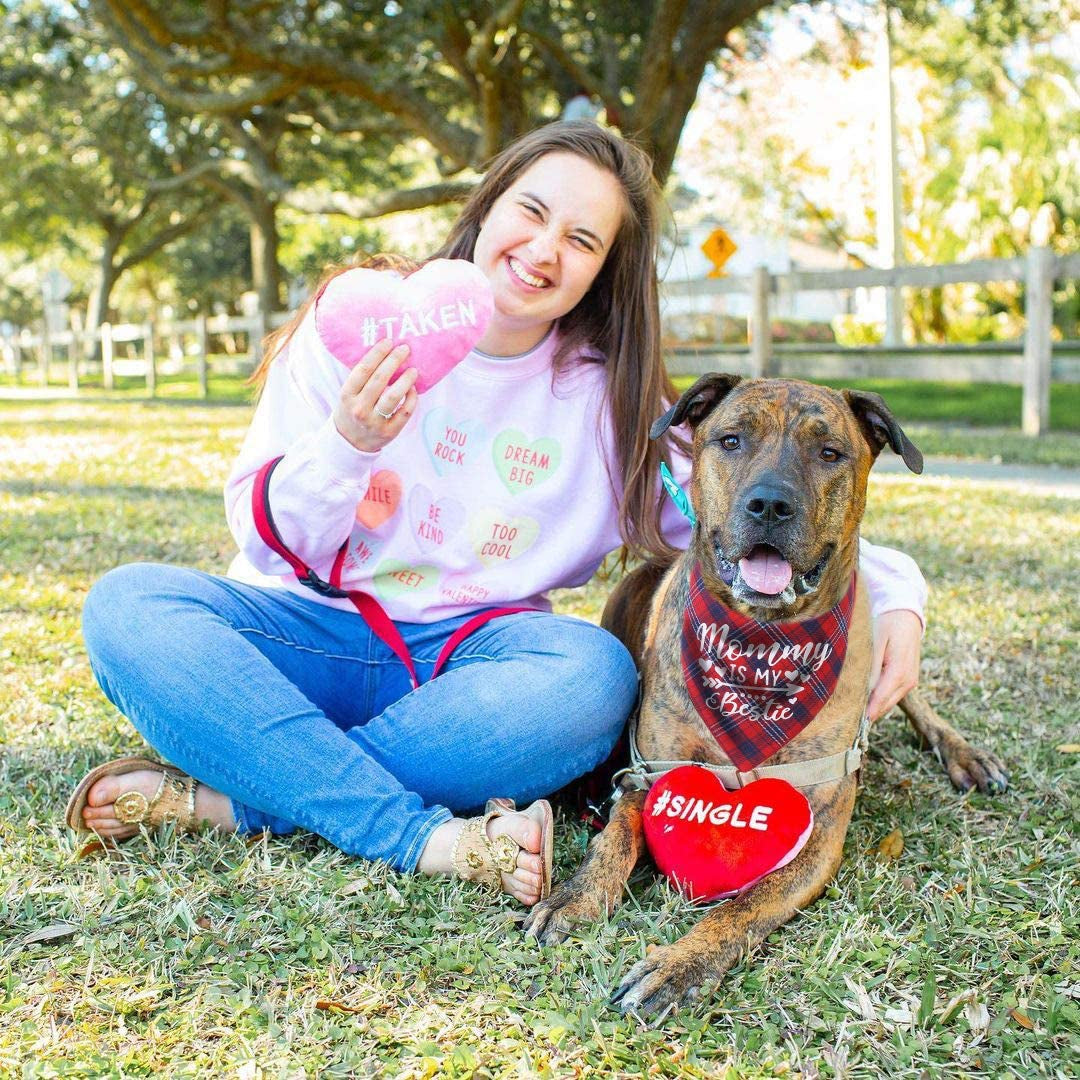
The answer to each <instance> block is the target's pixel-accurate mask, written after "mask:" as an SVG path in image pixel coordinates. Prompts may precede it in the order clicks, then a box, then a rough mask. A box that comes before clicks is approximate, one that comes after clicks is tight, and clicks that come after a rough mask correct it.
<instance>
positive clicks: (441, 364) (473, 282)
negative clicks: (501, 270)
mask: <svg viewBox="0 0 1080 1080" xmlns="http://www.w3.org/2000/svg"><path fill="white" fill-rule="evenodd" d="M494 310H495V299H494V296H493V295H492V292H491V285H490V283H489V282H488V279H487V278H486V277H485V276H484V273H483V271H482V270H480V269H479V268H478V267H477V266H475V265H474V264H473V263H471V262H468V261H466V260H464V259H433V260H432V261H431V262H429V263H426V264H425V265H424V266H422V267H420V269H419V270H417V271H415V273H412V274H409V276H408V277H400V276H398V275H397V274H395V273H393V272H391V271H388V270H370V269H364V268H362V267H359V268H357V269H354V270H348V271H346V272H345V273H344V274H338V276H337V277H335V278H332V279H331V280H330V281H329V282H328V283H327V285H326V288H325V289H323V291H322V294H321V295H320V296H319V299H318V301H317V302H316V305H315V325H316V327H317V328H318V331H319V337H320V338H322V341H323V344H324V345H325V346H326V347H327V349H329V350H330V353H331V354H332V355H333V356H334V358H335V359H337V360H339V361H340V362H341V363H342V364H344V365H345V366H346V367H348V368H353V367H355V366H356V365H357V364H358V363H359V362H360V361H361V360H362V359H363V358H364V356H365V354H366V353H367V351H368V350H369V349H370V348H371V347H372V345H375V344H376V343H377V342H379V341H382V340H384V339H385V338H389V339H390V340H391V341H393V342H394V344H395V345H408V346H409V355H408V357H407V358H406V360H405V363H404V364H402V365H401V367H400V368H398V370H397V371H396V372H395V373H394V378H397V376H398V375H400V374H401V372H402V371H404V370H405V368H410V367H414V368H416V370H417V373H418V377H417V380H416V391H417V393H419V394H422V393H423V392H424V391H425V390H430V389H431V387H433V386H434V385H435V384H436V383H437V382H438V381H439V380H440V379H442V378H443V377H444V376H446V375H448V374H449V373H450V371H451V370H452V369H453V368H454V367H455V366H456V365H457V364H459V363H460V362H461V361H462V360H464V359H465V357H466V356H468V354H469V351H470V350H471V349H472V347H473V346H474V345H475V344H476V343H477V342H478V341H479V340H480V338H482V337H483V336H484V331H485V330H486V329H487V325H488V323H489V322H490V321H491V316H492V313H493V312H494Z"/></svg>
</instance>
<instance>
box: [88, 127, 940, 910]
mask: <svg viewBox="0 0 1080 1080" xmlns="http://www.w3.org/2000/svg"><path fill="white" fill-rule="evenodd" d="M657 221H658V214H657V196H656V185H655V182H654V180H653V176H652V171H651V167H650V162H649V160H648V158H647V157H646V155H645V154H644V153H642V152H641V151H640V150H639V149H637V148H636V147H634V146H633V145H632V144H631V143H628V142H626V141H625V140H623V139H621V138H619V137H618V136H617V135H615V134H614V133H612V132H610V131H608V130H605V129H604V128H601V127H599V126H597V125H595V124H591V123H559V124H553V125H549V126H548V127H545V128H541V129H539V130H537V131H535V132H532V133H531V134H529V135H526V136H524V137H523V138H522V139H520V140H518V142H516V143H514V144H513V145H512V146H510V147H508V148H507V149H506V150H505V151H503V153H501V154H500V155H499V156H498V157H497V158H496V159H495V160H494V161H493V162H492V163H491V166H490V168H489V169H488V171H487V173H486V175H485V177H484V179H483V180H482V182H481V183H480V184H479V185H478V187H477V188H476V190H475V192H474V193H473V195H472V197H471V198H470V199H469V201H468V203H467V204H466V205H465V207H464V208H463V210H462V213H461V216H460V218H459V219H458V221H457V223H456V224H455V225H454V227H453V229H452V230H451V233H450V236H449V238H448V239H447V242H446V244H445V245H444V247H443V248H442V250H441V251H439V252H438V253H436V258H437V259H439V260H441V263H436V262H430V263H428V264H427V265H426V266H425V267H424V268H423V269H422V270H420V271H419V272H417V273H416V274H415V275H413V274H412V271H413V270H415V267H413V266H411V265H409V264H406V263H405V262H403V261H401V260H395V259H393V258H383V259H382V260H381V261H380V262H379V263H378V266H379V268H380V269H381V270H382V273H383V274H384V275H389V276H390V277H389V278H382V277H381V276H380V275H378V274H376V275H375V278H376V280H377V281H385V280H390V279H392V281H393V284H394V285H395V287H397V286H400V287H401V289H402V290H403V293H404V294H405V295H409V290H410V288H414V287H415V288H416V289H419V288H420V282H421V279H422V278H423V277H424V275H430V276H437V274H438V273H443V272H445V273H446V274H448V275H449V280H450V282H451V292H453V291H454V290H455V289H456V293H454V296H453V302H454V303H455V304H464V305H465V307H467V308H468V310H470V311H473V312H475V313H476V315H477V319H476V325H475V326H471V325H470V326H468V327H464V325H463V326H462V327H455V328H454V330H462V331H464V330H467V331H468V333H465V334H464V336H463V337H461V338H460V339H454V341H456V342H457V344H456V345H455V344H454V343H453V342H452V341H450V340H449V339H446V340H443V339H441V338H440V339H439V340H440V341H442V346H441V347H443V348H444V349H449V350H451V351H453V350H454V349H458V350H459V351H457V352H454V353H453V355H450V356H449V357H448V359H447V358H444V359H446V361H447V362H445V363H444V364H443V365H442V370H441V372H440V378H439V379H438V380H437V381H431V382H420V381H418V375H419V373H418V370H417V366H416V365H411V364H410V351H409V350H410V346H411V347H412V348H413V349H415V350H417V352H416V356H417V357H418V356H419V348H420V344H419V343H420V341H421V340H425V341H426V340H427V338H426V337H425V338H423V339H421V338H415V337H409V336H406V337H404V338H403V337H402V333H401V329H402V326H403V325H404V311H405V310H406V308H403V309H402V311H399V312H397V313H396V315H395V314H393V313H391V314H389V315H388V314H387V313H386V312H385V310H383V309H382V308H380V309H379V314H378V315H377V314H376V313H374V311H373V303H374V301H373V295H372V294H373V293H374V292H378V293H379V295H380V296H382V295H383V292H384V290H381V289H377V288H376V287H375V286H374V285H372V284H371V276H370V275H372V273H373V270H372V268H370V267H369V268H366V269H350V270H345V271H343V272H338V273H336V274H335V275H332V276H331V277H330V278H329V279H327V280H326V281H325V282H324V283H323V285H322V287H321V288H320V289H319V290H318V291H317V293H316V296H315V297H314V299H313V300H312V301H311V303H310V304H309V305H308V306H307V307H306V308H305V309H303V310H302V311H300V312H298V313H297V316H296V317H295V319H294V320H293V322H292V323H291V324H290V325H289V326H288V327H286V328H285V330H284V331H283V332H282V333H281V334H279V335H277V336H275V338H273V339H272V341H271V344H270V347H269V349H268V352H267V356H266V358H265V360H264V363H263V365H262V366H261V368H260V376H261V377H262V378H263V379H264V380H265V383H264V386H263V390H262V396H261V399H260V401H259V405H258V408H257V410H256V413H255V417H254V419H253V422H252V425H251V428H250V430H249V431H248V434H247V437H246V438H245V440H244V444H243V447H242V449H241V452H240V455H239V457H238V459H237V461H236V463H235V465H234V467H233V470H232V473H231V475H230V477H229V479H228V482H227V485H226V491H225V497H226V507H227V513H228V520H229V525H230V528H231V530H232V533H233V536H234V537H235V539H236V542H237V545H238V547H239V549H240V550H239V554H238V555H237V557H236V559H235V560H234V562H233V566H232V567H231V570H230V574H229V576H228V577H226V578H221V577H215V576H211V575H207V574H203V573H199V572H197V571H193V570H185V569H182V568H178V567H172V566H154V565H147V564H141V565H135V566H127V567H121V568H119V569H118V570H116V571H113V572H111V573H109V574H108V575H106V576H105V577H104V578H103V579H102V580H101V581H100V582H99V583H98V584H97V585H96V586H95V587H94V588H93V590H92V591H91V593H90V595H89V597H88V599H87V603H86V608H85V612H84V634H85V638H86V643H87V647H88V650H89V653H90V658H91V663H92V665H93V668H94V672H95V674H96V676H97V678H98V681H99V682H100V684H101V686H102V688H103V690H104V691H105V693H106V694H107V695H108V696H109V697H110V699H111V700H112V701H113V702H114V703H115V704H116V705H117V706H118V707H119V708H120V709H121V710H122V711H123V712H124V713H125V714H126V715H127V716H128V717H129V718H130V719H131V721H132V722H133V723H134V724H135V726H136V727H137V728H138V729H139V730H140V731H141V732H142V733H143V735H144V736H145V737H146V739H147V741H148V742H149V743H150V744H151V745H152V746H153V747H154V748H155V749H156V750H157V751H158V752H159V753H160V754H161V755H162V756H163V757H164V758H165V759H166V760H167V761H168V762H170V766H169V767H164V766H156V765H154V763H153V762H151V761H149V760H147V759H141V758H139V759H126V760H121V761H118V762H111V763H108V764H107V765H105V766H102V767H100V768H99V769H98V770H95V771H94V772H92V773H91V774H90V775H89V776H87V777H86V778H85V779H84V781H83V782H82V783H81V784H80V785H79V787H78V788H77V790H76V792H75V794H74V796H73V797H72V800H71V803H70V805H69V807H68V815H67V816H68V821H69V823H70V824H71V825H72V827H73V828H76V829H83V828H89V829H93V830H94V831H96V832H97V833H98V834H99V835H101V836H103V837H105V838H108V839H111V840H119V839H123V838H126V837H128V836H131V835H133V834H134V833H135V832H137V831H138V829H139V828H140V826H142V825H154V824H157V823H159V822H161V821H165V820H170V821H175V822H177V823H178V824H179V825H180V826H181V827H184V828H191V829H194V828H196V827H198V826H199V825H200V824H201V823H203V822H205V823H208V824H210V825H212V826H215V827H217V828H219V829H226V830H229V829H236V830H240V831H243V832H258V831H261V830H269V831H270V832H272V833H288V832H291V831H293V830H294V829H296V828H298V827H301V828H305V829H309V830H311V831H313V832H316V833H319V834H320V835H322V836H324V837H326V838H327V839H329V840H330V841H331V842H332V843H333V844H335V845H336V846H338V847H339V848H341V849H343V850H344V851H347V852H351V853H355V854H357V855H360V856H363V857H365V858H368V859H378V860H383V861H386V862H388V863H389V864H391V865H392V866H394V867H395V868H397V869H399V870H402V871H413V870H419V871H421V872H425V873H435V874H443V873H454V874H457V875H458V876H460V877H463V878H466V879H468V880H472V881H478V882H480V883H482V884H484V885H485V886H487V887H489V888H492V889H495V890H502V891H506V892H508V893H510V894H511V895H513V896H514V897H515V898H516V899H517V900H519V901H520V902H522V903H524V904H527V905H531V904H535V903H536V902H537V900H539V899H540V898H541V897H542V896H544V895H546V893H547V891H548V889H549V887H550V883H551V857H552V812H551V807H550V805H549V804H548V802H547V801H546V800H545V799H544V798H543V796H544V795H546V794H548V793H549V792H552V791H555V790H557V789H558V788H560V787H562V786H563V785H565V784H566V783H568V782H569V781H571V780H572V779H574V778H575V777H577V776H579V775H581V774H583V773H585V772H587V771H588V770H589V769H591V768H593V767H594V766H595V765H596V764H598V763H599V762H600V761H602V760H603V759H604V758H605V757H606V756H607V755H608V753H609V752H610V750H611V748H612V746H613V745H614V744H615V741H616V739H617V738H618V736H619V734H620V733H621V731H622V729H623V726H624V723H625V721H626V718H627V715H628V714H629V711H630V709H631V707H632V704H633V701H634V698H635V695H636V690H637V678H636V672H635V669H634V665H633V662H632V661H631V659H630V656H629V654H628V653H627V651H626V649H625V648H624V647H623V646H622V644H621V643H620V642H619V641H617V640H616V639H615V638H614V637H612V636H611V635H609V634H607V633H606V632H605V631H603V630H601V629H600V628H598V627H597V626H595V625H593V624H591V623H588V622H585V621H583V620H579V619H572V618H567V617H561V616H556V615H553V614H552V613H551V604H550V601H549V598H548V593H549V591H550V590H552V589H554V588H558V587H562V586H575V585H581V584H583V583H585V582H586V581H588V579H589V578H590V576H591V575H592V574H593V572H594V571H595V570H596V568H597V567H598V566H599V564H600V563H601V561H602V560H603V559H604V557H605V556H606V555H607V554H608V553H609V552H611V551H612V550H613V549H617V548H619V547H620V546H622V547H624V548H626V549H627V550H628V551H629V552H631V553H632V554H635V555H649V556H654V557H658V558H661V559H665V558H670V557H671V556H672V554H673V553H674V552H675V551H676V550H677V549H678V548H679V547H681V546H685V544H686V542H687V538H688V532H689V528H688V525H687V523H686V522H685V521H683V519H682V518H681V517H680V516H679V515H678V513H677V512H676V510H675V508H674V506H672V505H670V504H668V503H667V502H666V500H663V499H662V497H661V488H660V482H659V465H660V461H661V459H662V458H666V459H667V460H668V462H669V463H670V465H671V468H672V471H673V472H674V474H675V475H676V476H677V477H678V478H680V479H683V480H685V479H686V477H687V473H688V470H689V461H688V457H687V456H686V449H687V444H686V439H685V432H678V431H673V432H665V433H664V434H663V435H662V437H660V438H658V439H656V440H650V438H649V424H650V421H651V420H652V418H653V417H656V416H657V415H659V414H660V413H662V412H663V411H664V409H665V408H666V407H667V406H668V405H669V404H670V403H671V402H672V401H674V400H675V398H676V394H675V392H674V390H673V389H672V386H671V383H670V381H669V380H668V377H667V374H666V372H665V369H664V365H663V362H662V358H661V355H660V348H659V320H658V305H657V289H656V247H657V235H658V225H657ZM363 275H369V276H368V277H364V276H363ZM391 291H392V290H391ZM414 299H415V297H414ZM473 299H475V301H476V302H475V305H472V300H473ZM443 302H446V303H449V302H450V301H449V300H447V301H440V303H443ZM406 307H407V305H406ZM451 307H452V308H453V310H455V311H458V310H465V308H462V307H453V304H452V305H451ZM422 309H423V304H421V305H420V306H419V307H417V308H416V310H422ZM407 310H413V308H407ZM440 310H441V308H440ZM387 319H389V320H390V322H389V323H387V322H386V320H387ZM412 321H413V324H414V325H415V320H412ZM464 321H465V320H462V323H463V324H464ZM421 322H423V318H421ZM387 326H388V327H390V328H396V335H395V340H382V341H378V340H373V339H374V337H375V335H376V333H377V328H378V327H387ZM444 332H445V328H442V329H441V330H440V333H444ZM418 362H419V361H418ZM874 565H875V566H877V567H878V569H877V570H876V571H874V570H871V571H870V572H869V573H868V576H869V577H870V578H871V581H870V585H871V590H872V591H873V592H874V598H875V611H876V612H877V613H878V614H880V615H882V616H883V617H886V615H887V614H889V613H891V614H895V613H896V612H897V609H915V610H916V611H919V610H921V603H922V601H921V595H920V593H921V578H920V577H919V574H918V571H917V570H915V569H914V568H913V565H912V564H910V560H905V559H904V557H903V556H900V555H898V554H897V553H887V552H879V555H878V558H877V561H876V563H875V564H874ZM882 567H884V570H882V569H881V568H882ZM907 614H908V616H909V618H910V619H911V620H912V621H914V622H915V623H916V627H918V620H917V619H916V618H915V617H914V616H911V615H910V611H908V612H907ZM910 636H911V635H910V634H909V639H910ZM914 637H915V641H916V647H915V650H914V655H915V657H916V658H917V640H918V629H916V630H915V633H914ZM894 667H895V665H894ZM440 673H441V674H440ZM436 676H438V677H437V678H436ZM517 800H535V801H533V802H532V803H531V805H530V806H528V807H527V808H526V809H525V810H523V811H520V812H519V811H518V810H517V808H516V801H517ZM474 810H479V811H480V813H479V814H478V815H477V816H475V817H472V818H470V819H468V820H466V819H465V818H464V817H462V816H460V815H462V814H464V813H468V812H471V811H474Z"/></svg>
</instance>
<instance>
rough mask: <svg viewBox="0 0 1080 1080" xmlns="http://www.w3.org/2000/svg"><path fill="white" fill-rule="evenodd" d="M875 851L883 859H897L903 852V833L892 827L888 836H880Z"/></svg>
mask: <svg viewBox="0 0 1080 1080" xmlns="http://www.w3.org/2000/svg"><path fill="white" fill-rule="evenodd" d="M877 853H878V855H880V856H881V858H883V859H899V858H900V856H901V855H903V853H904V834H903V833H902V832H901V831H900V830H899V829H893V831H892V832H891V833H889V835H888V836H886V837H883V838H882V840H881V842H880V843H879V844H878V846H877Z"/></svg>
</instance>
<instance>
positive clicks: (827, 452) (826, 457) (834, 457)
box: [821, 446, 844, 461]
mask: <svg viewBox="0 0 1080 1080" xmlns="http://www.w3.org/2000/svg"><path fill="white" fill-rule="evenodd" d="M843 456H844V455H843V454H841V453H840V451H839V450H834V449H833V448H832V447H831V446H825V447H823V448H822V450H821V460H822V461H839V460H840V459H841V458H842V457H843Z"/></svg>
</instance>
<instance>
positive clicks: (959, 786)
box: [938, 734, 1009, 795]
mask: <svg viewBox="0 0 1080 1080" xmlns="http://www.w3.org/2000/svg"><path fill="white" fill-rule="evenodd" d="M938 757H939V758H940V759H941V764H942V765H943V766H944V767H945V771H946V772H947V773H948V774H949V779H950V780H951V781H952V784H953V787H954V788H956V790H957V791H970V790H971V789H972V788H973V787H977V788H978V789H979V790H980V791H981V792H983V793H984V794H990V795H999V794H1001V792H1003V791H1005V789H1006V788H1007V787H1008V786H1009V774H1008V772H1006V770H1005V766H1004V765H1003V764H1002V763H1001V760H1000V759H999V758H998V756H997V755H996V754H994V753H992V752H991V751H989V750H980V749H979V748H978V747H976V746H972V745H971V743H969V742H968V741H967V739H965V738H963V737H962V736H960V735H955V734H950V735H949V736H948V737H946V738H943V739H942V740H941V744H940V747H939V749H938Z"/></svg>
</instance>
